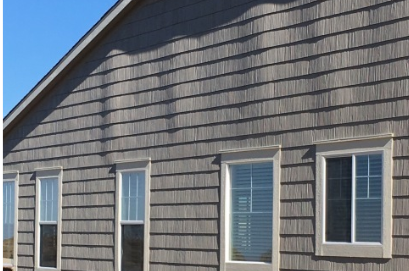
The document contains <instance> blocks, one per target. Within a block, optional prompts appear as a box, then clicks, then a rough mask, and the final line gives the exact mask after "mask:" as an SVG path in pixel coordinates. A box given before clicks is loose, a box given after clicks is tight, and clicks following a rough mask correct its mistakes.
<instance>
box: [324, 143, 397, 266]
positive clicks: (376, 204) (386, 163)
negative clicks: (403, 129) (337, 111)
mask: <svg viewBox="0 0 409 271" xmlns="http://www.w3.org/2000/svg"><path fill="white" fill-rule="evenodd" d="M316 159H317V161H316V165H317V185H316V187H317V191H316V194H317V219H316V220H317V234H316V244H317V251H316V254H317V255H321V256H344V257H372V258H373V257H379V258H389V257H391V239H392V236H391V234H392V233H391V223H392V218H391V201H392V196H391V193H392V192H391V189H392V188H391V187H392V178H391V174H392V172H391V163H392V162H391V160H392V138H391V135H384V136H378V137H370V138H358V139H355V140H354V139H352V140H337V141H326V142H318V143H317V157H316Z"/></svg>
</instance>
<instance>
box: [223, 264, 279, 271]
mask: <svg viewBox="0 0 409 271" xmlns="http://www.w3.org/2000/svg"><path fill="white" fill-rule="evenodd" d="M225 266H226V269H225V270H226V271H248V270H252V271H271V270H273V269H272V264H271V263H262V262H226V263H225Z"/></svg>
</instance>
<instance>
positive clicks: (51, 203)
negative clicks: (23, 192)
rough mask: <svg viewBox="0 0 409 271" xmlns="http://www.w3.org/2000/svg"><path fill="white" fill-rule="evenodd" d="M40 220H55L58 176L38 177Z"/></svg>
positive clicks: (56, 214) (56, 216) (56, 215)
mask: <svg viewBox="0 0 409 271" xmlns="http://www.w3.org/2000/svg"><path fill="white" fill-rule="evenodd" d="M40 184H41V186H40V190H41V191H40V221H47V222H57V218H58V178H44V179H40Z"/></svg>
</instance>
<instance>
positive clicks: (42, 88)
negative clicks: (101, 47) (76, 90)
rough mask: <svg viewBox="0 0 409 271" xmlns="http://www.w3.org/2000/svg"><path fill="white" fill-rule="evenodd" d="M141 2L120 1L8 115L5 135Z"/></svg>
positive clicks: (134, 0) (4, 125)
mask: <svg viewBox="0 0 409 271" xmlns="http://www.w3.org/2000/svg"><path fill="white" fill-rule="evenodd" d="M140 2H141V1H140V0H119V1H118V2H117V3H116V4H115V5H114V6H113V7H112V8H111V9H110V10H108V11H107V12H106V13H105V14H104V16H103V17H102V18H101V19H100V20H99V21H98V22H97V23H96V24H95V25H94V26H93V27H92V28H91V29H90V30H89V31H88V32H87V33H86V34H85V35H84V36H83V37H82V38H81V39H80V40H79V41H78V42H77V44H75V45H74V47H73V48H71V50H70V51H69V52H68V53H67V54H66V55H65V56H64V57H63V58H62V59H61V60H60V61H59V62H58V63H57V64H56V65H55V66H54V67H53V68H52V69H51V70H50V71H49V72H48V74H47V75H45V76H44V77H43V78H42V79H41V81H40V82H38V83H37V85H36V86H35V87H34V88H33V89H32V90H31V91H30V92H29V93H28V94H27V95H26V96H25V97H24V98H23V99H22V100H21V101H20V102H19V103H18V104H17V105H16V106H15V107H14V108H13V109H12V110H11V111H10V113H8V114H7V116H6V117H5V118H4V120H3V135H5V134H7V133H8V132H9V131H10V130H11V128H12V127H13V126H14V124H16V123H17V122H18V121H19V120H20V119H21V118H22V117H23V116H24V115H25V114H26V113H27V112H28V111H29V110H30V109H31V108H32V107H33V106H34V105H35V104H36V103H37V102H38V101H40V100H41V98H42V97H44V95H45V94H46V93H47V92H48V91H49V90H50V89H51V88H52V86H53V85H55V84H56V82H58V80H60V79H61V78H62V77H63V76H64V75H65V74H66V73H67V72H68V71H69V70H70V69H71V68H72V67H73V65H75V64H76V62H77V61H78V60H79V59H81V57H82V56H83V55H84V54H85V53H86V52H87V51H88V50H90V49H91V48H92V47H93V46H94V45H95V44H96V43H97V42H98V41H99V40H100V39H101V38H102V37H103V36H104V34H106V33H107V32H108V30H109V29H111V28H112V26H113V25H115V24H116V23H117V22H118V21H119V19H120V18H122V16H124V15H125V14H126V13H127V11H129V10H130V9H131V8H132V7H134V6H135V5H136V4H138V3H140Z"/></svg>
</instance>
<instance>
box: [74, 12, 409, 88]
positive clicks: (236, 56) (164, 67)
mask: <svg viewBox="0 0 409 271" xmlns="http://www.w3.org/2000/svg"><path fill="white" fill-rule="evenodd" d="M408 15H409V12H408ZM254 39H257V37H254ZM398 39H399V38H398ZM383 43H385V42H384V41H382V42H375V43H371V44H367V45H366V47H367V48H365V45H360V46H359V47H348V48H340V49H332V50H329V48H321V47H318V46H317V47H312V48H311V50H314V52H312V53H311V52H309V53H308V54H307V52H305V51H302V52H294V53H292V54H287V55H281V56H279V55H278V54H277V53H279V52H281V51H283V50H284V48H283V47H277V46H272V47H264V46H261V48H260V47H258V48H254V49H250V50H251V51H248V50H246V49H244V48H245V47H244V48H243V51H238V52H237V51H229V50H225V52H224V54H225V56H220V55H219V58H217V59H216V58H210V59H208V60H207V59H205V60H203V58H202V57H201V56H202V55H204V54H207V53H213V54H214V52H215V51H216V50H220V49H221V48H220V49H219V47H222V46H227V45H222V46H220V45H219V46H215V47H210V48H207V49H205V51H197V52H195V51H194V52H191V53H189V54H188V53H186V52H185V53H184V54H182V55H178V56H175V57H174V58H172V59H170V56H166V58H165V59H155V61H154V62H153V61H152V60H150V61H148V62H142V63H141V62H136V63H135V64H131V63H129V64H128V65H123V64H122V61H119V60H120V59H115V61H116V62H118V63H121V64H122V65H121V66H118V67H115V66H113V67H112V65H110V67H106V65H103V66H102V67H103V68H104V70H101V71H100V72H95V71H94V72H92V73H91V74H84V75H82V76H78V77H76V78H72V79H71V80H73V81H82V80H89V81H95V82H98V81H99V80H92V78H99V77H101V76H103V77H108V78H110V77H112V76H110V75H111V74H117V73H118V72H121V73H124V74H125V75H128V76H131V77H129V78H127V77H121V79H120V80H117V81H126V80H130V79H132V80H137V79H143V78H146V77H153V76H160V75H162V74H174V73H188V74H191V73H190V72H189V69H191V68H195V71H197V73H195V74H194V75H195V76H198V77H197V78H196V80H198V79H200V78H205V77H210V76H213V75H212V74H213V73H212V71H211V70H210V71H208V73H203V75H202V76H200V74H201V73H200V70H201V69H203V68H206V67H208V66H210V65H213V66H215V67H218V66H222V67H220V68H215V69H214V71H213V72H216V71H217V73H218V74H219V73H222V74H228V73H232V72H235V71H236V70H237V69H246V66H244V67H243V66H242V65H243V64H248V65H250V63H251V67H254V68H256V67H262V66H266V65H267V63H266V62H265V60H266V59H271V58H272V57H274V61H272V62H273V64H271V63H270V64H269V65H273V66H275V65H278V64H285V63H287V62H296V61H301V60H311V59H315V58H317V59H316V60H314V61H316V62H319V61H320V59H323V60H325V59H326V58H336V57H337V55H338V56H339V57H342V55H346V56H348V60H349V61H350V62H338V63H334V64H337V66H335V67H331V68H333V69H337V68H338V69H342V68H347V67H348V65H349V66H354V65H358V63H362V64H363V63H367V64H369V63H370V62H374V61H382V60H386V59H390V58H398V57H399V55H401V56H404V54H405V51H404V50H398V51H397V52H393V51H391V50H390V48H391V47H392V48H395V47H396V48H399V45H400V43H403V41H393V42H392V41H389V44H388V43H387V44H386V45H384V44H383ZM377 44H378V46H379V47H380V48H376V45H377ZM298 47H301V45H300V44H292V43H291V44H290V46H286V48H285V49H286V51H292V50H296V49H297V48H298ZM383 47H385V49H383ZM387 48H389V50H387ZM382 49H383V51H385V52H389V54H387V57H386V55H385V56H374V55H371V54H368V56H369V58H366V59H365V61H366V62H363V61H362V59H361V58H355V59H354V57H351V55H354V54H359V55H366V54H367V53H369V52H372V51H374V52H376V50H381V51H382ZM358 50H359V51H358ZM207 51H209V52H207ZM256 53H257V56H252V54H256ZM222 54H223V53H222ZM294 54H297V55H295V56H294ZM391 54H392V55H391ZM395 54H396V55H395ZM402 54H403V55H402ZM187 55H188V56H189V62H187V61H186V60H185V58H186V57H187ZM312 55H313V56H314V57H312ZM245 57H247V58H249V59H251V61H250V60H249V61H243V60H244V58H245ZM199 58H201V59H202V61H200V62H199ZM127 59H129V57H128V58H127ZM195 59H197V61H194V60H195ZM124 60H125V59H124ZM159 61H160V62H159ZM235 62H238V64H240V65H238V64H233V63H235ZM114 63H115V62H114ZM230 63H232V64H231V65H230ZM227 64H229V65H227ZM344 65H347V66H344ZM247 68H248V67H247ZM135 69H136V70H135ZM226 69H227V70H226ZM315 70H316V71H315V72H318V71H320V70H322V67H319V66H316V67H315ZM209 72H210V74H209ZM312 73H314V70H313V71H312ZM174 79H178V76H174ZM105 83H106V84H110V83H112V82H110V81H106V82H105ZM170 83H171V82H170ZM176 83H177V82H176V81H175V82H172V83H171V84H176ZM89 87H93V86H92V85H90V86H89ZM78 90H79V89H78Z"/></svg>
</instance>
